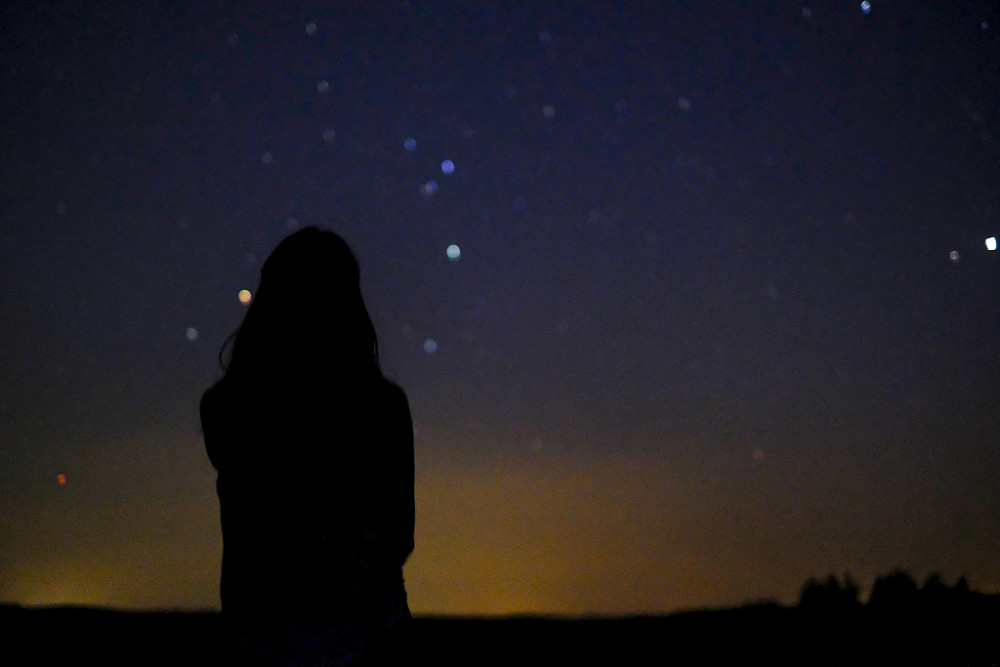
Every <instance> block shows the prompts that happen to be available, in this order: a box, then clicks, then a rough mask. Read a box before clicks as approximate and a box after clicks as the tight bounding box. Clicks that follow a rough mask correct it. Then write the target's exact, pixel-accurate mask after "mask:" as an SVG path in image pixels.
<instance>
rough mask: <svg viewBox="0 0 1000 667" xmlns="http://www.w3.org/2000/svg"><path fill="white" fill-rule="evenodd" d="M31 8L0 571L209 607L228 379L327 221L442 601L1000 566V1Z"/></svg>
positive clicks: (6, 173)
mask: <svg viewBox="0 0 1000 667" xmlns="http://www.w3.org/2000/svg"><path fill="white" fill-rule="evenodd" d="M0 25H2V28H0V36H2V52H0V53H2V62H3V71H2V84H0V85H2V88H0V91H2V94H0V114H2V115H0V146H2V151H0V170H2V171H0V206H2V209H0V215H2V218H0V308H2V313H3V324H2V326H0V350H2V353H0V377H2V378H3V381H2V383H0V444H2V446H0V521H2V524H0V528H2V530H0V532H2V533H3V534H4V535H5V538H4V540H3V543H2V545H0V570H2V571H3V572H4V573H5V574H4V576H3V578H2V581H0V600H4V601H14V602H24V603H55V602H81V603H90V604H113V605H119V606H140V607H142V606H146V607H148V606H209V605H213V604H216V603H217V585H216V579H217V576H218V564H219V562H218V561H219V557H220V554H221V536H220V534H219V530H218V520H217V504H216V501H215V497H214V487H213V481H214V480H213V472H212V469H211V466H210V464H209V463H208V460H207V457H206V456H205V455H204V451H203V448H202V443H201V436H200V433H199V431H198V422H197V404H198V399H199V397H200V394H201V392H202V391H203V390H204V389H205V388H206V387H207V386H209V385H210V384H211V383H212V382H213V381H214V380H215V379H216V378H217V377H218V375H219V370H218V366H217V362H216V355H217V353H218V349H219V347H220V345H221V343H222V341H223V340H224V339H225V338H226V336H227V335H228V334H229V333H230V332H231V331H232V330H233V329H234V328H235V327H236V326H237V324H238V323H239V320H240V317H241V315H242V313H243V306H241V305H240V303H239V301H238V299H237V293H238V292H239V290H241V289H249V290H251V291H252V290H253V289H254V288H255V287H256V283H257V276H258V271H259V268H260V263H261V262H262V261H263V259H264V258H266V256H267V254H268V253H269V252H270V251H271V249H273V247H274V246H275V245H276V244H277V242H278V241H279V240H280V239H281V238H282V237H283V236H284V235H285V234H287V233H288V232H289V231H290V230H292V229H295V228H297V227H298V226H301V225H309V224H312V225H320V226H325V227H329V228H331V229H333V230H335V231H337V232H338V233H340V234H342V235H343V236H344V237H345V238H346V239H347V240H348V242H349V243H350V244H351V245H352V247H353V248H354V249H355V251H356V253H357V255H358V257H359V260H360V262H361V269H362V280H363V286H364V290H365V294H366V299H367V301H368V304H369V308H370V310H371V311H372V314H373V317H374V319H375V322H376V326H377V328H378V330H379V334H380V339H381V347H382V351H383V359H384V365H385V370H386V372H387V373H388V374H389V375H390V376H391V377H393V378H395V379H396V380H397V381H398V382H399V383H400V384H401V385H402V386H403V387H404V388H405V389H406V391H407V393H408V394H409V397H410V401H411V405H412V408H413V414H414V420H415V428H416V433H417V464H418V473H417V474H418V479H417V494H418V497H417V501H418V532H417V550H416V551H415V553H414V556H413V558H412V559H411V562H410V564H408V566H407V580H408V582H409V583H408V586H409V589H410V591H411V592H410V595H411V598H412V606H413V608H414V610H415V611H417V612H456V613H493V612H516V611H542V612H573V613H579V612H607V613H614V612H628V611H648V612H659V611H668V610H672V609H677V608H681V607H690V606H700V605H721V604H736V603H739V602H742V601H743V600H745V599H748V598H760V597H775V598H778V599H781V600H784V601H790V600H792V599H794V597H795V595H796V593H797V591H798V587H799V585H801V583H802V582H803V581H804V580H805V579H806V578H807V577H808V576H812V575H825V574H826V573H828V572H831V571H836V572H839V571H842V570H844V569H850V570H851V571H852V572H853V573H855V576H856V578H859V579H861V580H862V581H869V580H870V579H871V577H873V576H874V575H875V574H876V573H878V572H887V571H888V570H890V569H892V568H893V567H896V566H903V567H907V568H910V569H911V570H912V571H913V572H914V573H915V575H916V576H918V578H919V577H923V576H925V575H926V574H927V573H929V572H932V571H940V572H942V573H943V574H944V575H945V577H946V579H949V578H950V579H954V578H957V577H958V576H959V575H961V574H964V575H966V576H968V577H969V580H970V583H971V584H972V585H973V586H974V587H978V588H982V589H987V590H994V591H995V590H1000V579H998V578H997V573H998V572H1000V557H998V555H997V554H1000V542H998V539H1000V538H998V535H1000V531H998V530H997V528H998V526H1000V436H998V433H1000V430H998V429H1000V418H998V415H1000V380H998V378H1000V374H998V373H997V370H998V368H1000V345H998V342H997V331H998V330H1000V305H998V304H1000V264H998V261H1000V260H998V256H997V253H996V252H991V251H989V250H988V249H987V246H986V243H985V240H986V239H987V238H989V237H991V236H995V235H996V234H997V232H998V231H1000V230H998V227H1000V225H998V214H1000V201H998V199H1000V195H998V193H1000V148H998V141H1000V92H998V91H1000V89H998V87H997V81H998V75H1000V37H998V35H1000V32H998V31H1000V10H998V5H997V4H996V3H995V2H927V3H909V2H906V3H904V2H873V6H872V7H871V9H870V11H868V12H867V13H866V12H865V11H864V10H863V9H862V8H861V6H860V5H859V4H858V3H854V2H837V3H822V4H821V5H816V6H814V5H812V4H808V3H807V4H801V3H800V4H793V3H724V4H712V3H694V4H691V5H688V4H686V3H656V4H654V3H623V2H606V3H576V2H569V3H535V4H532V5H525V6H508V4H507V3H492V4H488V3H471V4H468V5H465V6H456V5H453V4H449V3H408V2H394V3H382V4H377V5H373V4H372V3H300V4H297V5H296V6H295V7H289V6H286V5H284V3H258V4H257V5H247V4H245V3H215V4H214V5H213V6H207V5H206V6H202V4H200V3H191V4H190V6H188V7H186V8H185V7H178V6H177V3H155V2H147V3H143V4H142V6H141V7H140V8H134V9H129V8H125V7H121V6H119V5H118V4H116V3H103V2H96V3H94V2H86V3H85V2H66V3H58V4H53V5H45V6H36V4H35V3H5V6H4V8H3V9H2V10H0ZM408 140H412V142H409V141H408ZM445 160H451V161H452V162H453V164H454V172H453V173H445V172H444V170H443V169H442V163H443V162H444V161H445ZM450 244H457V245H458V246H459V247H460V248H461V258H460V259H458V261H452V260H450V259H449V257H448V256H447V254H446V249H447V248H448V246H449V245H450ZM951 253H957V254H956V255H954V257H955V259H953V257H952V255H951ZM429 350H432V351H429ZM60 474H62V475H65V476H66V483H65V484H62V485H60V484H59V482H58V480H57V475H60Z"/></svg>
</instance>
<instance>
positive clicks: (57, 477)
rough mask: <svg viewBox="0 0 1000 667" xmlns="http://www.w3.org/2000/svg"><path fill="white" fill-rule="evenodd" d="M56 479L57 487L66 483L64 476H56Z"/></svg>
mask: <svg viewBox="0 0 1000 667" xmlns="http://www.w3.org/2000/svg"><path fill="white" fill-rule="evenodd" d="M56 479H57V480H59V486H62V485H63V484H65V483H66V475H56Z"/></svg>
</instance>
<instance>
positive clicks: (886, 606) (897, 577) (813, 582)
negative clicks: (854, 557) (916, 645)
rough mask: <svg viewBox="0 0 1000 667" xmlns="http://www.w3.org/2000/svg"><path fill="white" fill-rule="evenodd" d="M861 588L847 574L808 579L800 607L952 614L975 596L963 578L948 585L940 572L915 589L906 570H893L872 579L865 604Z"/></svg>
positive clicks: (819, 609)
mask: <svg viewBox="0 0 1000 667" xmlns="http://www.w3.org/2000/svg"><path fill="white" fill-rule="evenodd" d="M861 592H862V591H861V586H860V585H859V584H858V582H856V581H855V580H854V578H853V577H852V576H851V573H850V572H844V575H843V579H842V580H841V579H838V578H837V576H836V575H834V574H830V575H828V576H827V577H826V578H824V579H816V578H810V579H809V580H807V581H806V583H805V584H804V585H803V586H802V592H801V594H800V596H799V608H801V609H803V610H807V611H812V612H821V613H843V612H851V611H857V610H859V609H860V608H861V607H862V606H866V607H867V608H869V609H871V610H873V611H881V612H887V613H896V614H898V613H913V612H919V611H925V612H926V611H948V612H954V611H956V610H960V609H961V608H962V607H964V606H967V605H970V604H971V605H974V604H975V601H976V599H977V596H979V595H980V594H978V593H975V592H973V591H972V590H971V589H970V588H969V582H968V581H967V580H966V579H965V576H964V575H963V576H961V577H959V578H958V580H957V581H956V582H955V583H954V584H953V585H951V586H949V585H947V584H946V583H945V582H944V580H943V578H942V577H941V574H940V573H937V572H935V573H932V574H930V575H929V576H928V577H927V579H926V580H925V581H924V584H923V586H918V585H917V582H916V580H915V579H914V578H913V575H911V574H910V573H909V572H908V571H906V570H903V569H896V570H893V571H892V572H890V573H889V574H886V575H880V576H878V577H876V578H875V582H874V583H873V584H872V588H871V593H870V595H869V597H868V601H867V603H866V604H863V603H862V601H861Z"/></svg>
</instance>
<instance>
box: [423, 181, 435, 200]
mask: <svg viewBox="0 0 1000 667" xmlns="http://www.w3.org/2000/svg"><path fill="white" fill-rule="evenodd" d="M437 191H438V184H437V181H427V182H426V183H424V184H423V185H421V186H420V194H422V195H423V196H425V197H430V196H431V195H432V194H434V193H435V192H437Z"/></svg>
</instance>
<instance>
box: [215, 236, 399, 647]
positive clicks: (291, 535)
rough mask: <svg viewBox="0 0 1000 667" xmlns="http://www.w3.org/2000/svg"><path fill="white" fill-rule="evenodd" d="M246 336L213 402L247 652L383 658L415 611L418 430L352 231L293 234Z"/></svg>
mask: <svg viewBox="0 0 1000 667" xmlns="http://www.w3.org/2000/svg"><path fill="white" fill-rule="evenodd" d="M234 336H235V338H231V339H230V340H231V341H232V349H231V354H230V359H229V363H228V366H224V368H225V369H226V370H225V375H224V377H223V378H222V380H220V381H219V382H218V383H217V384H215V385H214V386H213V387H212V388H211V389H209V390H208V391H207V392H205V395H204V396H203V397H202V401H201V421H202V428H203V431H204V435H205V446H206V449H207V450H208V456H209V458H210V459H211V461H212V464H213V465H214V466H215V468H216V470H218V482H217V489H218V493H219V503H220V506H221V511H222V534H223V548H224V553H223V559H222V581H221V593H222V612H223V614H222V615H223V618H224V619H225V625H226V627H227V629H228V634H229V639H230V645H231V647H232V649H233V651H234V652H235V653H236V654H237V655H238V656H239V659H240V660H244V659H245V660H246V663H241V664H273V665H292V664H294V665H354V664H374V663H376V662H378V663H381V662H382V661H383V660H385V656H386V655H389V654H391V653H392V649H393V646H394V645H395V644H396V643H397V641H398V639H399V638H400V637H402V636H404V635H405V634H406V633H407V632H408V629H407V628H408V626H409V623H410V612H409V609H408V607H407V602H406V591H405V589H404V587H403V574H402V572H403V570H402V568H403V563H404V562H405V561H406V559H407V557H408V556H409V554H410V552H411V551H412V550H413V521H414V504H413V428H412V422H411V419H410V410H409V406H408V404H407V400H406V395H405V394H404V393H403V390H402V389H400V388H399V387H398V386H396V385H395V384H393V383H391V382H389V381H388V380H387V379H386V378H385V377H384V376H383V375H382V371H381V369H380V366H379V358H378V343H377V339H376V336H375V328H374V326H373V325H372V321H371V318H370V317H369V315H368V312H367V310H366V308H365V304H364V301H363V300H362V297H361V288H360V280H359V272H358V263H357V260H356V259H355V258H354V255H353V253H352V252H351V250H350V248H349V247H348V246H347V244H346V243H345V242H344V240H343V239H341V238H340V237H339V236H337V235H336V234H334V233H333V232H329V231H322V230H319V229H316V228H314V227H310V228H306V229H302V230H300V231H298V232H295V233H294V234H292V235H290V236H288V237H287V238H286V239H285V240H284V241H282V242H281V243H280V244H279V245H278V247H277V248H276V249H275V250H274V252H273V253H272V254H271V256H270V257H269V258H268V260H267V261H266V262H265V263H264V266H263V267H262V269H261V282H260V287H259V288H258V290H257V293H256V295H255V297H254V299H253V302H252V304H251V305H250V307H249V309H248V310H247V313H246V316H245V317H244V320H243V324H242V325H241V326H240V328H239V329H238V330H237V332H236V333H235V334H234ZM228 343H229V341H227V345H224V346H223V351H225V350H226V349H227V347H228ZM222 357H223V354H221V353H220V359H221V358H222Z"/></svg>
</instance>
